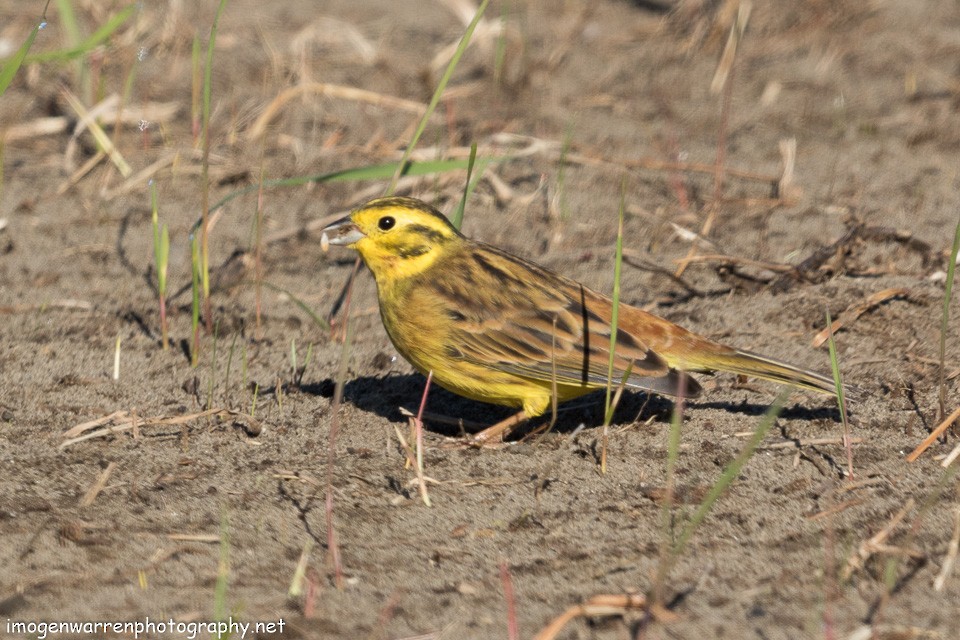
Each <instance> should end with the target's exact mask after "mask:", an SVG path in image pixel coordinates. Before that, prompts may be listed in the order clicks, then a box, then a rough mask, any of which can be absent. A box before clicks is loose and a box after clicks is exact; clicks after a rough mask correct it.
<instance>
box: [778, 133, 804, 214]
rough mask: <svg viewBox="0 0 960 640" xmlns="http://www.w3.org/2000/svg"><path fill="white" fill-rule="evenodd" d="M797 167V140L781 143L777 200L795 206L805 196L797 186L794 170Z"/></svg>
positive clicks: (792, 139)
mask: <svg viewBox="0 0 960 640" xmlns="http://www.w3.org/2000/svg"><path fill="white" fill-rule="evenodd" d="M796 165H797V139H796V138H786V139H784V140H781V141H780V180H778V181H777V198H778V199H779V200H780V202H782V203H785V204H795V203H797V202H799V201H800V198H801V197H802V196H803V189H802V188H801V187H800V185H798V184H796V182H795V176H794V169H795V168H796Z"/></svg>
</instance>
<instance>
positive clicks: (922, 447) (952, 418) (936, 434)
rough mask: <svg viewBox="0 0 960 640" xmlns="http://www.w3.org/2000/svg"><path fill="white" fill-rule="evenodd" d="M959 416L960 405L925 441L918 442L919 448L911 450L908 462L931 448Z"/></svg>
mask: <svg viewBox="0 0 960 640" xmlns="http://www.w3.org/2000/svg"><path fill="white" fill-rule="evenodd" d="M957 418H960V407H957V408H956V409H954V410H953V413H951V414H950V415H949V416H947V417H946V418H944V420H943V422H941V423H940V424H938V425H937V427H936V428H935V429H934V430H933V431H931V432H930V435H928V436H927V437H926V438H924V439H923V442H921V443H920V444H918V445H917V448H916V449H914V450H913V451H911V452H910V455H908V456H907V462H913V461H914V460H916V459H917V458H919V457H920V456H921V455H923V452H924V451H926V450H927V449H929V448H930V445H932V444H933V443H934V442H935V441H936V440H937V438H939V437H940V436H941V435H942V434H943V432H944V431H946V430H947V429H948V428H949V427H950V425H952V424H953V423H954V422H955V421H956V419H957Z"/></svg>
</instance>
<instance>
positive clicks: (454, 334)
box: [434, 244, 700, 396]
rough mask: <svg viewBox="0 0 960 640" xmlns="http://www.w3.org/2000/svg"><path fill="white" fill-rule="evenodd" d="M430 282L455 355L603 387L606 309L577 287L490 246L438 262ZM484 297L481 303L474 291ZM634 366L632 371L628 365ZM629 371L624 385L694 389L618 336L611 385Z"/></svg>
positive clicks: (535, 376) (633, 339) (603, 301)
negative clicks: (441, 305) (444, 312)
mask: <svg viewBox="0 0 960 640" xmlns="http://www.w3.org/2000/svg"><path fill="white" fill-rule="evenodd" d="M435 273H441V274H445V275H441V277H439V278H438V279H436V280H435V281H434V285H435V286H436V288H437V289H438V291H439V293H440V294H441V295H442V296H443V297H444V298H445V303H446V304H445V306H446V308H447V310H448V315H449V316H450V318H451V320H452V322H451V326H450V331H451V334H450V341H449V345H450V347H451V348H450V349H449V353H450V355H452V356H453V357H458V358H462V359H463V360H465V361H469V362H472V363H476V364H481V365H484V366H488V367H492V368H494V369H496V370H499V371H503V372H506V373H510V374H513V375H517V376H522V377H524V378H528V379H532V380H542V381H545V382H551V381H552V380H554V379H556V381H557V383H558V384H560V385H570V386H586V387H597V388H598V387H602V386H605V385H606V384H607V376H608V367H609V358H610V328H611V316H612V304H611V302H610V300H609V299H607V298H605V297H603V296H601V295H599V294H597V293H595V292H593V291H591V290H589V289H587V288H585V287H583V286H582V285H580V284H579V283H577V282H574V281H572V280H569V279H567V278H564V277H562V276H559V275H557V274H555V273H552V272H550V271H547V270H545V269H543V268H542V267H539V266H537V265H535V264H533V263H530V262H527V261H525V260H522V259H520V258H517V257H515V256H512V255H510V254H507V253H504V252H502V251H500V250H498V249H496V248H494V247H490V246H487V245H480V244H476V245H474V246H472V247H471V250H470V251H464V252H458V253H457V254H456V255H455V256H451V257H450V259H449V261H448V262H447V263H445V264H443V265H437V271H435ZM481 291H482V292H483V298H482V299H480V298H479V297H478V295H474V294H475V292H481ZM631 363H632V366H631ZM628 366H630V377H629V378H628V379H627V386H629V387H633V388H637V389H644V390H649V391H655V392H657V393H664V394H669V395H675V394H676V393H677V389H678V385H679V383H680V380H681V378H685V379H686V380H685V383H686V386H685V389H686V391H685V394H686V395H688V396H694V395H696V394H697V393H698V392H699V390H700V388H699V385H697V383H696V382H695V381H694V380H693V379H692V378H689V377H687V376H685V375H684V374H681V373H679V372H677V371H675V370H673V369H671V368H670V367H669V366H668V365H667V363H666V362H665V361H664V359H663V358H662V357H660V356H659V355H658V354H657V353H656V352H654V351H653V350H652V349H650V348H649V347H648V346H647V345H645V344H644V343H643V342H642V341H641V340H640V339H638V337H637V336H636V335H635V333H631V332H630V331H627V330H625V329H624V328H623V327H622V326H621V327H620V328H619V329H618V331H617V347H616V350H615V355H614V371H613V381H614V384H615V385H617V384H619V383H620V380H621V379H622V378H623V375H624V373H625V372H626V371H627V367H628Z"/></svg>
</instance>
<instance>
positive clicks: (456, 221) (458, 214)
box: [450, 142, 477, 230]
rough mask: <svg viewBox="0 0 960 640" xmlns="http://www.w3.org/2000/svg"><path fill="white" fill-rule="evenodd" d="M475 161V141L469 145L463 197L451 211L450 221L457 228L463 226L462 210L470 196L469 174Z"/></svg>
mask: <svg viewBox="0 0 960 640" xmlns="http://www.w3.org/2000/svg"><path fill="white" fill-rule="evenodd" d="M476 161H477V143H476V142H474V143H473V144H471V145H470V159H469V160H468V161H467V181H466V182H465V183H464V185H463V197H462V198H460V204H459V206H457V210H456V211H455V212H454V213H453V219H452V220H451V221H450V222H452V223H453V226H455V227H456V228H457V229H458V230H459V229H460V227H461V226H463V212H464V210H465V209H466V208H467V198H469V197H470V192H471V191H472V189H470V176H471V174H472V173H473V164H474V163H475V162H476Z"/></svg>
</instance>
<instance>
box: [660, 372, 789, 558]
mask: <svg viewBox="0 0 960 640" xmlns="http://www.w3.org/2000/svg"><path fill="white" fill-rule="evenodd" d="M790 392H791V390H790V389H784V390H783V391H781V392H780V395H778V396H777V397H776V399H775V400H774V401H773V404H771V405H770V408H769V409H767V412H766V413H765V414H764V415H763V419H761V420H760V424H758V425H757V428H756V429H755V430H754V432H753V435H752V436H750V440H749V441H748V442H747V444H746V446H744V448H743V450H742V451H741V452H740V454H739V455H738V456H737V457H736V458H734V460H733V461H732V462H731V463H730V464H728V465H727V467H726V468H725V469H724V470H723V473H722V474H721V475H720V478H719V479H718V480H717V481H716V482H715V483H714V485H713V486H712V487H710V491H708V492H707V495H706V497H705V498H704V499H703V502H701V503H700V506H699V507H697V510H696V511H695V512H694V514H693V516H692V517H691V518H690V520H689V521H688V522H687V524H686V525H685V526H684V527H683V530H682V531H681V532H680V535H679V536H678V537H677V541H676V542H675V543H674V545H673V552H672V556H673V558H674V559H676V558H678V557H679V556H680V554H681V553H683V550H684V548H685V547H686V546H687V543H688V542H690V538H692V537H693V534H694V533H695V532H696V530H697V527H699V526H700V524H701V523H702V522H703V520H704V518H706V517H707V514H708V513H710V509H712V508H713V505H714V504H716V502H717V500H718V499H719V498H720V496H722V495H723V492H724V491H726V490H727V488H728V487H729V486H730V485H731V484H732V483H733V481H734V479H736V477H737V476H739V475H740V472H741V471H742V470H743V467H744V465H745V464H747V461H748V460H750V458H751V457H753V454H754V452H755V451H756V450H757V447H758V446H759V445H760V443H761V442H762V441H763V439H764V438H765V437H766V436H767V432H769V431H770V429H771V428H772V427H773V425H774V424H776V422H777V416H779V415H780V411H781V410H782V409H783V405H784V403H785V402H786V401H787V398H788V397H789V396H790Z"/></svg>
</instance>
